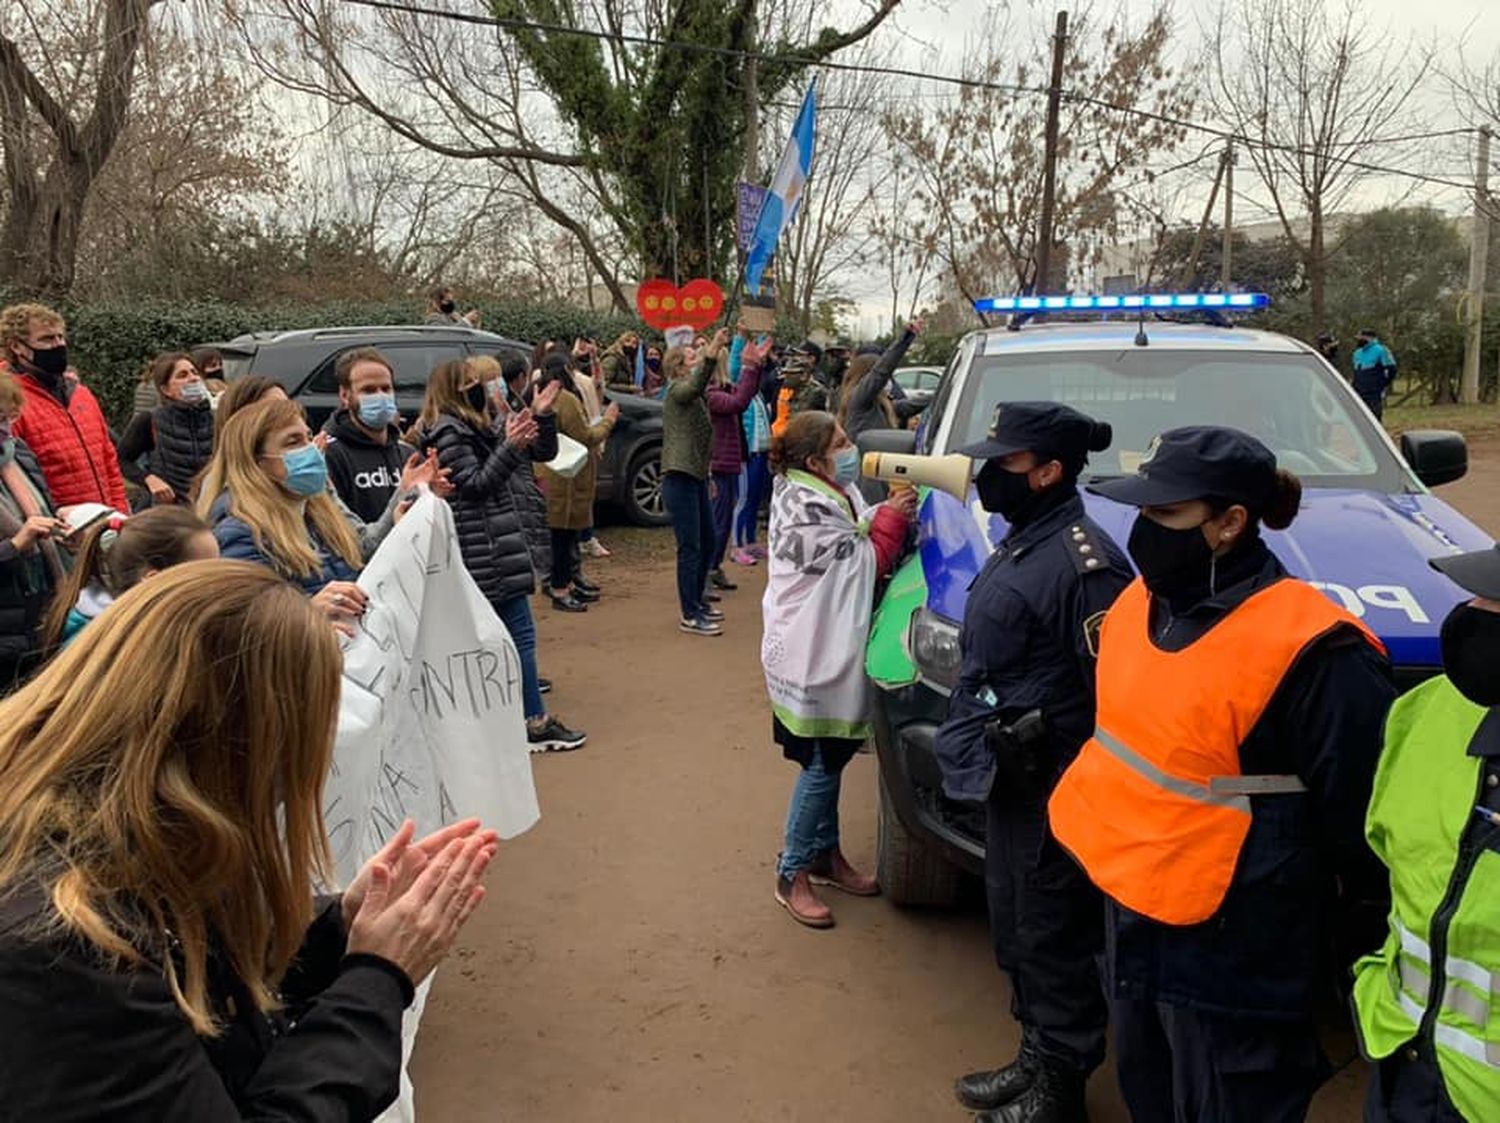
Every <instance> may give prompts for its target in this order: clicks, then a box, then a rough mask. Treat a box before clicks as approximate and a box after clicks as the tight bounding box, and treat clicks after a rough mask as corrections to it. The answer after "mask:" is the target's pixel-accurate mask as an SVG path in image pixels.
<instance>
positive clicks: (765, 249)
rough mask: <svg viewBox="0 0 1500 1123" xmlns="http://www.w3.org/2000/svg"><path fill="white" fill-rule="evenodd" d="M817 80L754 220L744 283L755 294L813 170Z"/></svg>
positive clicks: (808, 95) (804, 97) (800, 111)
mask: <svg viewBox="0 0 1500 1123" xmlns="http://www.w3.org/2000/svg"><path fill="white" fill-rule="evenodd" d="M817 89H818V80H817V79H816V78H814V79H813V80H812V81H811V82H809V83H808V86H807V93H806V94H805V95H804V96H803V98H802V108H801V109H799V110H798V111H797V123H796V124H795V125H794V126H792V135H791V138H790V139H789V140H788V141H787V142H786V151H785V152H783V153H782V154H781V163H780V164H778V165H777V166H776V177H775V178H774V179H772V180H771V187H770V190H769V191H768V192H767V193H766V201H765V202H764V203H763V204H762V205H761V208H760V218H759V219H758V220H757V221H756V223H755V234H754V235H753V236H752V237H751V239H750V246H749V248H748V249H747V250H746V253H745V287H746V288H748V289H749V290H750V293H751V295H752V296H759V295H760V282H761V278H762V277H763V276H764V275H765V272H766V266H767V265H769V264H770V263H771V255H772V254H774V253H775V252H776V243H777V242H779V241H781V234H782V231H784V230H785V229H786V228H787V227H788V226H790V225H791V224H792V220H793V219H795V218H796V217H797V205H798V204H799V203H801V202H802V188H803V187H804V186H805V185H806V183H807V173H808V172H809V171H811V170H812V160H813V137H814V134H815V133H816V131H817V117H818V94H817Z"/></svg>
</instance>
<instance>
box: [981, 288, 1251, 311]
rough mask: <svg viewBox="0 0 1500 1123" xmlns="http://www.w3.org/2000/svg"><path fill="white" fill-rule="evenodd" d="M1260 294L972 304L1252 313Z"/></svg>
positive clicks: (1002, 299) (992, 299)
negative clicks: (1206, 309)
mask: <svg viewBox="0 0 1500 1123" xmlns="http://www.w3.org/2000/svg"><path fill="white" fill-rule="evenodd" d="M1270 304H1271V298H1270V297H1269V296H1267V295H1266V294H1265V293H1263V292H1141V293H1130V294H1127V295H1124V296H987V297H985V298H984V299H982V300H976V301H975V302H974V308H975V310H976V311H978V312H1137V311H1148V312H1172V311H1181V310H1186V309H1193V308H1212V309H1215V310H1218V311H1228V312H1253V311H1254V310H1256V309H1257V308H1267V307H1269V306H1270Z"/></svg>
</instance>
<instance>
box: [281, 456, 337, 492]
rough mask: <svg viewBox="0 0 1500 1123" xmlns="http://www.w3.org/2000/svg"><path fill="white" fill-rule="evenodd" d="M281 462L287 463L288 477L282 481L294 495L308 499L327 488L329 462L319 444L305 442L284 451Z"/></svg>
mask: <svg viewBox="0 0 1500 1123" xmlns="http://www.w3.org/2000/svg"><path fill="white" fill-rule="evenodd" d="M281 462H282V463H283V464H285V465H286V479H285V480H283V481H282V482H283V484H284V485H285V487H286V489H287V490H288V491H290V492H291V493H292V494H293V495H300V496H302V497H303V498H304V499H306V498H310V497H312V496H314V495H318V494H320V493H321V492H323V491H325V490H326V489H327V487H328V462H327V461H326V460H324V459H323V450H322V449H320V448H319V447H318V446H317V445H315V444H305V445H303V446H302V447H301V448H294V449H292V451H291V452H283V453H282V454H281Z"/></svg>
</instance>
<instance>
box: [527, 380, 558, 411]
mask: <svg viewBox="0 0 1500 1123" xmlns="http://www.w3.org/2000/svg"><path fill="white" fill-rule="evenodd" d="M561 391H562V383H561V382H558V381H556V380H555V379H554V380H553V381H551V382H549V383H547V385H545V386H543V387H542V388H541V389H540V390H538V391H537V392H536V394H534V395H533V396H532V399H531V408H532V409H533V410H534V411H535V412H536V416H538V417H546V416H547V415H548V414H549V413H551V412H552V406H553V405H554V404H555V403H556V401H557V395H558V394H559V393H561Z"/></svg>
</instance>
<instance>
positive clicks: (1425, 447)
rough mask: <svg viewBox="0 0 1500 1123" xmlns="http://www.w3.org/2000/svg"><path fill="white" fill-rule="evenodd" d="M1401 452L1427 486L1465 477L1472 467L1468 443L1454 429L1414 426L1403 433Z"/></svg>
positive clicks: (1434, 485)
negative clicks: (1419, 427)
mask: <svg viewBox="0 0 1500 1123" xmlns="http://www.w3.org/2000/svg"><path fill="white" fill-rule="evenodd" d="M1401 455H1402V457H1403V458H1404V459H1405V460H1406V463H1407V464H1408V465H1410V466H1411V470H1412V471H1413V472H1415V473H1416V474H1417V479H1419V480H1421V481H1422V482H1423V483H1424V484H1426V485H1427V486H1428V487H1437V486H1438V485H1439V484H1448V483H1452V482H1453V481H1454V480H1457V479H1462V478H1463V476H1464V474H1465V473H1466V472H1468V470H1469V446H1468V443H1467V442H1466V441H1465V440H1464V435H1463V434H1462V433H1456V432H1454V431H1453V430H1452V429H1412V430H1410V431H1408V432H1405V433H1402V434H1401Z"/></svg>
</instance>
